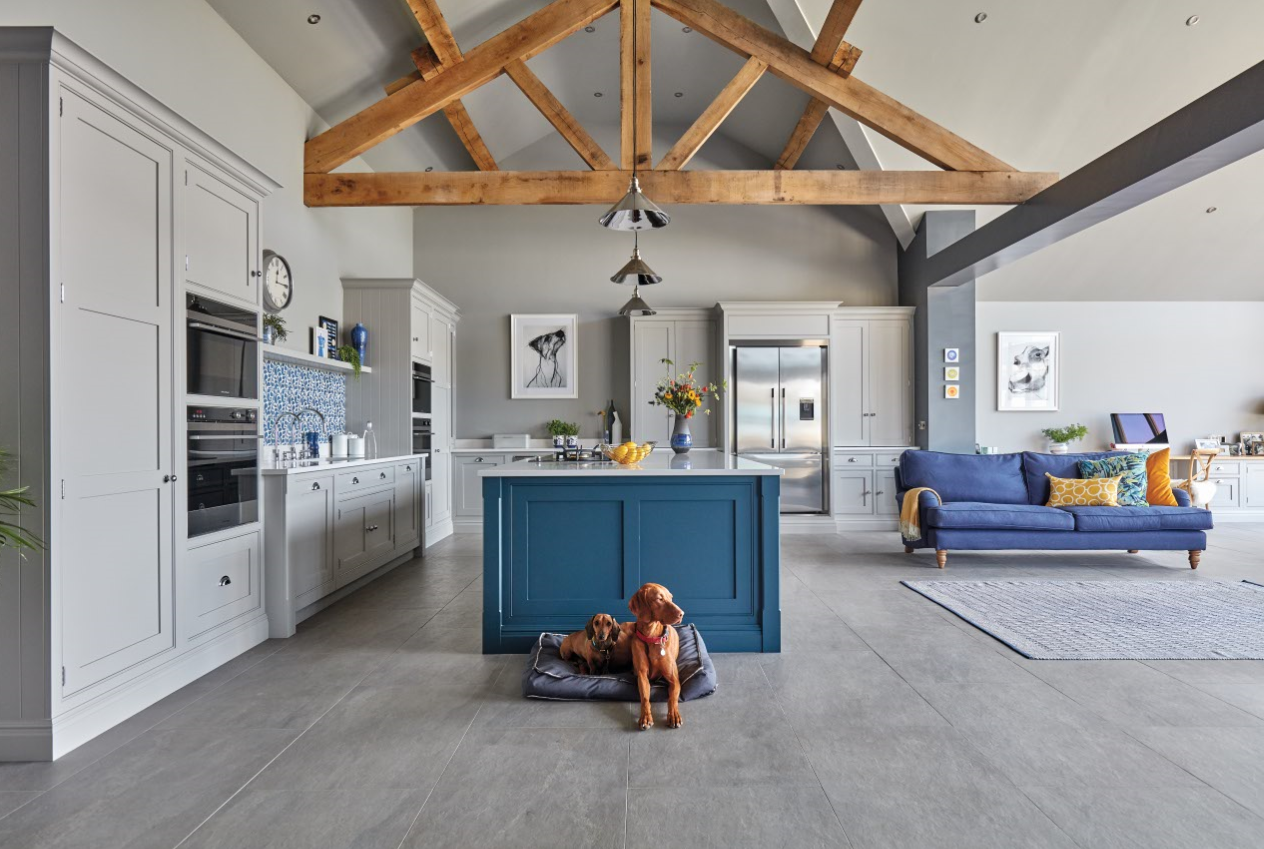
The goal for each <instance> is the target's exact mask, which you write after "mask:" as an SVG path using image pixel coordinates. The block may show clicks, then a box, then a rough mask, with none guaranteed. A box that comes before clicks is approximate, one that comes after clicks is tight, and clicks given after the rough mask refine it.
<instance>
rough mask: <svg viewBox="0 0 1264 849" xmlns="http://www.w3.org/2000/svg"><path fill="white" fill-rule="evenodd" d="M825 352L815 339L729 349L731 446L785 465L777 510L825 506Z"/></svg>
mask: <svg viewBox="0 0 1264 849" xmlns="http://www.w3.org/2000/svg"><path fill="white" fill-rule="evenodd" d="M826 351H827V349H826V347H825V346H824V345H820V344H812V345H796V346H793V347H792V346H768V345H760V346H738V347H735V348H734V349H733V385H734V392H733V399H734V406H735V409H734V416H733V446H734V451H735V452H736V453H737V454H739V455H741V456H743V457H749V458H750V459H752V460H758V461H760V462H762V463H768V464H769V465H773V466H779V467H781V468H783V469H785V470H786V473H785V476H784V477H782V479H781V512H782V513H824V512H826V510H827V509H828V508H827V502H826V492H825V485H826V483H825V482H826V480H828V475H827V469H826V464H827V463H828V462H829V451H828V450H827V444H828V434H829V428H828V426H827V422H826V410H827V409H828V405H827V404H826V399H825V387H826V386H827V381H826V363H827V359H826Z"/></svg>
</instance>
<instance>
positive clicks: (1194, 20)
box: [1185, 15, 1202, 27]
mask: <svg viewBox="0 0 1264 849" xmlns="http://www.w3.org/2000/svg"><path fill="white" fill-rule="evenodd" d="M1201 20H1202V18H1200V17H1198V16H1197V15H1190V16H1189V17H1188V18H1186V19H1185V26H1187V27H1194V26H1198V22H1199V21H1201Z"/></svg>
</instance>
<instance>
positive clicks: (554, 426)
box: [544, 419, 579, 448]
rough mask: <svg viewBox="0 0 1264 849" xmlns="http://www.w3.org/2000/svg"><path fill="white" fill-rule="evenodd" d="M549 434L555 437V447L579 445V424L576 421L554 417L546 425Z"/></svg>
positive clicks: (574, 446)
mask: <svg viewBox="0 0 1264 849" xmlns="http://www.w3.org/2000/svg"><path fill="white" fill-rule="evenodd" d="M544 427H545V428H546V429H547V430H548V432H549V435H550V436H552V437H553V447H554V448H568V447H569V448H576V447H578V445H579V442H578V437H579V425H577V424H575V423H574V422H564V421H562V420H561V419H553V420H552V421H551V422H549V423H548V424H546V425H545V426H544Z"/></svg>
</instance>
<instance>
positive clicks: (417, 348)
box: [409, 298, 434, 363]
mask: <svg viewBox="0 0 1264 849" xmlns="http://www.w3.org/2000/svg"><path fill="white" fill-rule="evenodd" d="M412 315H413V321H412V338H411V339H410V340H409V341H410V342H411V343H412V347H411V350H412V355H413V359H414V360H420V361H422V362H423V363H429V362H431V361H432V360H433V358H434V345H433V343H432V342H431V333H432V332H433V324H432V323H431V319H432V318H433V317H434V316H433V313H432V311H431V309H430V306H429V305H428V304H426V303H425V302H424V301H421V300H418V299H416V298H414V299H413V303H412Z"/></svg>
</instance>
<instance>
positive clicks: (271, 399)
mask: <svg viewBox="0 0 1264 849" xmlns="http://www.w3.org/2000/svg"><path fill="white" fill-rule="evenodd" d="M304 407H315V408H316V409H317V410H320V411H321V412H322V413H324V415H325V424H326V426H328V428H329V432H330V433H342V432H343V430H344V429H345V428H346V426H347V378H346V375H342V374H337V373H335V372H331V371H325V370H324V369H315V368H308V367H307V366H300V365H297V364H295V363H287V362H282V361H280V360H264V361H263V441H264V443H265V444H267V445H276V444H277V442H278V441H279V442H281V444H289V443H292V442H298V441H300V439H301V433H300V430H301V431H309V430H314V431H316V432H318V433H319V432H320V418H319V417H318V416H316V415H314V414H312V413H310V412H309V413H305V414H304V415H303V419H302V426H301V428H300V427H296V426H295V424H294V419H292V418H290V417H289V416H287V417H285V418H284V419H282V421H281V433H280V434H279V436H280V440H278V439H277V437H278V434H277V433H276V431H275V419H276V417H277V414H278V413H284V412H295V413H297V412H299V411H300V410H302V409H303V408H304Z"/></svg>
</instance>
